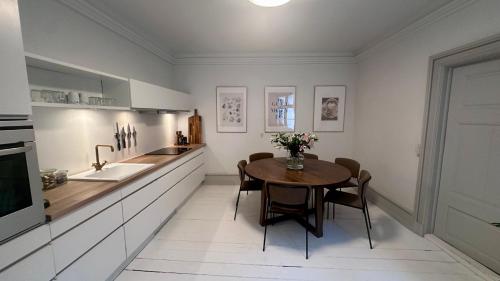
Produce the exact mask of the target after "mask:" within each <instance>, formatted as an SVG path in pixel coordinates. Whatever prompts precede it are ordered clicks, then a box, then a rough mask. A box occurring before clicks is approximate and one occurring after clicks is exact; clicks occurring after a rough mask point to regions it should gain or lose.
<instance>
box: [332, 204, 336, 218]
mask: <svg viewBox="0 0 500 281" xmlns="http://www.w3.org/2000/svg"><path fill="white" fill-rule="evenodd" d="M334 219H335V203H332V220H334Z"/></svg>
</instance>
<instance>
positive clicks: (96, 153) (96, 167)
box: [92, 144, 115, 171]
mask: <svg viewBox="0 0 500 281" xmlns="http://www.w3.org/2000/svg"><path fill="white" fill-rule="evenodd" d="M99 147H109V148H110V149H111V152H114V151H115V148H114V147H113V146H112V145H106V144H98V145H96V146H95V160H96V163H92V167H94V168H95V170H96V171H100V170H102V167H104V165H106V164H108V161H106V160H105V161H104V162H103V163H100V162H99Z"/></svg>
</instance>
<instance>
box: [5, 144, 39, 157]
mask: <svg viewBox="0 0 500 281" xmlns="http://www.w3.org/2000/svg"><path fill="white" fill-rule="evenodd" d="M31 149H33V147H32V146H31V145H28V146H23V147H16V148H9V149H3V150H0V156H7V155H12V154H18V153H25V152H28V151H30V150H31Z"/></svg>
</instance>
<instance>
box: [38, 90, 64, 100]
mask: <svg viewBox="0 0 500 281" xmlns="http://www.w3.org/2000/svg"><path fill="white" fill-rule="evenodd" d="M41 99H42V101H43V102H46V103H67V99H66V93H64V92H63V91H53V90H42V91H41Z"/></svg>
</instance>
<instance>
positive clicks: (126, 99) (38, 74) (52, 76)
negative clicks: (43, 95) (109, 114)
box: [25, 53, 130, 110]
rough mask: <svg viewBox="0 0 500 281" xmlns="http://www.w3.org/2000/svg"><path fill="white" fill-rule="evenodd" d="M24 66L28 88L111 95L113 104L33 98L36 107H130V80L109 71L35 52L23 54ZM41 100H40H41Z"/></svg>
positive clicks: (100, 95) (33, 104)
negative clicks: (26, 72)
mask: <svg viewBox="0 0 500 281" xmlns="http://www.w3.org/2000/svg"><path fill="white" fill-rule="evenodd" d="M25 59H26V69H27V71H28V82H29V86H30V89H31V90H33V91H36V92H42V91H44V90H50V91H59V92H64V93H69V92H73V93H79V94H81V96H85V98H88V97H98V98H110V99H112V101H113V104H112V106H97V105H95V106H94V105H81V104H63V103H60V104H58V103H48V102H44V101H40V98H39V97H38V98H36V99H33V100H34V102H33V103H32V106H35V107H54V108H55V107H57V108H76V109H103V110H130V83H129V79H128V78H124V77H120V76H116V75H113V74H108V73H105V72H101V71H97V70H94V69H90V68H86V67H82V66H78V65H74V64H71V63H67V62H63V61H58V60H55V59H52V58H47V57H43V56H40V55H36V54H31V53H25ZM42 100H43V99H42Z"/></svg>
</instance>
